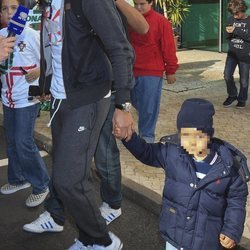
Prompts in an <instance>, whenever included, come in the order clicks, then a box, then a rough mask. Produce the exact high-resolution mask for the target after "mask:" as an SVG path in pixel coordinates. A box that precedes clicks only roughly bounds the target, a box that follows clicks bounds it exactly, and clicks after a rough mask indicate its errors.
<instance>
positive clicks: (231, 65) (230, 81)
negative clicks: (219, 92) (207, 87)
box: [224, 54, 250, 102]
mask: <svg viewBox="0 0 250 250" xmlns="http://www.w3.org/2000/svg"><path fill="white" fill-rule="evenodd" d="M237 65H238V67H239V75H240V91H239V94H238V90H237V87H236V85H235V81H234V77H233V74H234V71H235V69H236V66H237ZM249 70H250V64H249V63H245V62H241V61H239V60H238V59H237V58H236V57H235V56H233V55H231V54H228V55H227V59H226V64H225V70H224V79H225V81H226V84H227V93H228V96H230V97H238V101H240V102H246V100H247V97H248V86H249Z"/></svg>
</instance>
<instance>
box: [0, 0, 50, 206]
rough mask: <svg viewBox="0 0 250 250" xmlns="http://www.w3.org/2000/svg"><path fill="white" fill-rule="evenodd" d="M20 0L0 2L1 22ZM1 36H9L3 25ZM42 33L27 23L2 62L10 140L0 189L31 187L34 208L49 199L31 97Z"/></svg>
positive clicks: (35, 103)
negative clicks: (5, 178) (12, 49)
mask: <svg viewBox="0 0 250 250" xmlns="http://www.w3.org/2000/svg"><path fill="white" fill-rule="evenodd" d="M19 4H23V2H22V1H20V0H2V1H0V10H1V12H0V15H1V22H2V24H5V25H4V26H6V23H8V21H9V20H10V18H11V17H12V16H13V14H14V13H15V11H16V9H17V7H18V5H19ZM0 35H1V36H3V37H7V35H8V30H7V28H6V27H5V28H3V29H1V30H0ZM39 65H40V38H39V33H38V32H37V31H35V30H33V29H31V28H30V27H28V26H26V27H25V28H24V30H23V32H22V33H21V34H20V35H17V36H16V42H15V45H14V52H13V53H11V54H10V56H9V57H8V58H7V59H6V60H5V61H4V62H2V63H1V65H0V72H1V81H2V89H1V97H2V103H3V115H4V130H5V137H6V142H7V156H8V161H9V162H8V183H7V184H5V185H3V186H2V187H1V189H0V191H1V193H2V194H5V195H7V194H12V193H14V192H16V191H19V190H21V189H25V188H28V187H30V186H32V193H31V194H30V195H29V197H28V198H27V200H26V206H28V207H35V206H38V205H39V204H41V203H42V202H43V201H44V199H45V198H46V196H47V194H48V192H49V189H48V183H49V175H48V172H47V168H46V166H45V163H44V161H43V160H42V158H41V156H40V154H39V150H38V148H37V146H36V144H35V141H34V138H33V132H34V126H35V120H36V117H37V114H38V110H39V101H38V100H37V99H35V98H33V97H29V89H30V87H31V86H33V87H31V88H33V89H34V86H38V78H39V74H40V66H39Z"/></svg>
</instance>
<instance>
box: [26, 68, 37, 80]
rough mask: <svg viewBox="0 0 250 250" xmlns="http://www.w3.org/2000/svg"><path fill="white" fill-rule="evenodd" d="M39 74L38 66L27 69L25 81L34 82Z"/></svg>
mask: <svg viewBox="0 0 250 250" xmlns="http://www.w3.org/2000/svg"><path fill="white" fill-rule="evenodd" d="M39 76H40V68H35V69H31V70H29V72H28V74H26V75H25V79H26V81H27V82H34V81H35V80H36V79H37V78H38V77H39Z"/></svg>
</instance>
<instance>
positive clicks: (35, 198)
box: [26, 188, 49, 207]
mask: <svg viewBox="0 0 250 250" xmlns="http://www.w3.org/2000/svg"><path fill="white" fill-rule="evenodd" d="M48 193H49V189H48V188H46V190H45V191H44V192H42V193H40V194H31V195H29V197H28V198H27V200H26V206H27V207H36V206H38V205H40V204H41V203H43V201H44V200H45V198H46V196H47V195H48Z"/></svg>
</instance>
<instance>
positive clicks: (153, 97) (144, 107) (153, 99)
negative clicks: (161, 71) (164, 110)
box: [131, 76, 162, 143]
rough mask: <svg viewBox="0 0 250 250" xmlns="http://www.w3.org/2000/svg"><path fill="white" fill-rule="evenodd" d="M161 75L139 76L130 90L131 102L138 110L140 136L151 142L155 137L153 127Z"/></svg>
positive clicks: (158, 101) (158, 99)
mask: <svg viewBox="0 0 250 250" xmlns="http://www.w3.org/2000/svg"><path fill="white" fill-rule="evenodd" d="M161 89H162V77H157V76H139V77H136V79H135V86H134V88H133V90H132V92H131V99H132V104H133V106H134V107H135V108H136V110H137V111H138V115H139V120H138V129H139V135H140V137H142V138H144V139H145V140H146V141H147V142H149V143H152V142H154V139H155V127H156V122H157V119H158V115H159V111H160V101H161Z"/></svg>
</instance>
